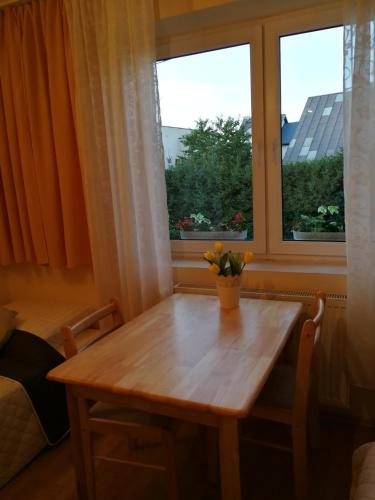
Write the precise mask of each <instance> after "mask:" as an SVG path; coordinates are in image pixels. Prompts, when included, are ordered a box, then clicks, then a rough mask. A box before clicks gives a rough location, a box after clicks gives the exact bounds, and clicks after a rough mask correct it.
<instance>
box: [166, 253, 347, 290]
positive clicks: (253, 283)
mask: <svg viewBox="0 0 375 500" xmlns="http://www.w3.org/2000/svg"><path fill="white" fill-rule="evenodd" d="M173 278H174V283H175V284H176V283H185V284H187V283H188V284H196V285H213V284H214V283H215V275H213V274H212V273H210V271H208V269H207V264H206V263H205V262H204V261H203V260H202V261H201V260H174V261H173ZM242 286H244V287H246V288H257V289H266V290H323V291H325V292H330V293H343V294H345V293H346V265H345V264H343V263H329V264H322V263H319V262H312V263H306V262H302V263H301V262H289V261H287V262H286V261H284V262H283V261H269V260H263V261H257V262H253V263H251V264H249V265H247V266H246V269H245V270H244V272H243V274H242Z"/></svg>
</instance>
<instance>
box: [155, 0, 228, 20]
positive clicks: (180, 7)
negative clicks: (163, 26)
mask: <svg viewBox="0 0 375 500" xmlns="http://www.w3.org/2000/svg"><path fill="white" fill-rule="evenodd" d="M231 2H234V0H179V1H178V2H176V0H156V9H157V11H158V12H157V15H158V17H159V18H160V19H163V18H165V17H171V16H178V15H181V14H186V13H187V12H194V11H195V10H200V9H206V8H208V7H215V6H217V5H221V4H225V3H231Z"/></svg>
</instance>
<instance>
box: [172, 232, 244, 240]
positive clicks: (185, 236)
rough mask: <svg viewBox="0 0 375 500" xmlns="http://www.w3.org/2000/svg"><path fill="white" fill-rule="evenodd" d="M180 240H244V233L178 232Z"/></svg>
mask: <svg viewBox="0 0 375 500" xmlns="http://www.w3.org/2000/svg"><path fill="white" fill-rule="evenodd" d="M180 237H181V239H182V240H215V241H216V240H219V241H220V240H246V238H247V229H245V231H183V230H181V231H180Z"/></svg>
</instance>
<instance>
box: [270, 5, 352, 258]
mask: <svg viewBox="0 0 375 500" xmlns="http://www.w3.org/2000/svg"><path fill="white" fill-rule="evenodd" d="M342 24H343V15H342V9H341V8H340V7H337V6H334V7H331V6H330V7H318V8H316V9H314V10H310V9H309V15H306V11H300V12H298V13H295V15H293V16H280V17H279V18H277V19H275V20H272V21H270V22H266V23H265V25H264V53H265V63H264V69H265V82H269V83H268V85H267V88H266V89H265V95H266V99H265V113H266V123H267V127H266V131H265V136H266V137H265V143H266V166H267V167H266V168H267V194H268V196H267V204H268V206H267V211H268V214H269V217H268V233H267V236H268V242H269V253H270V254H271V255H278V254H283V255H285V254H287V255H312V256H330V257H343V256H345V255H346V243H345V242H312V241H298V242H295V241H284V240H283V221H282V175H281V173H282V170H281V169H282V166H281V149H280V148H281V133H280V118H279V116H280V114H281V102H280V101H281V97H280V95H281V92H280V86H281V81H280V77H281V71H280V69H281V68H280V44H279V39H280V37H281V36H285V35H293V34H298V33H304V32H309V31H315V30H320V29H325V28H333V27H336V26H340V25H342Z"/></svg>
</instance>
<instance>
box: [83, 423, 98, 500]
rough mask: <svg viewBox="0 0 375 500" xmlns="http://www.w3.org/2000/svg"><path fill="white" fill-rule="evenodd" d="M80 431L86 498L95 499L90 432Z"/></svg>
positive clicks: (93, 463) (93, 462) (93, 464)
mask: <svg viewBox="0 0 375 500" xmlns="http://www.w3.org/2000/svg"><path fill="white" fill-rule="evenodd" d="M81 433H82V449H83V457H84V464H85V474H86V481H87V491H88V500H95V498H96V486H95V461H94V453H93V446H92V438H91V433H90V431H88V430H81Z"/></svg>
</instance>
